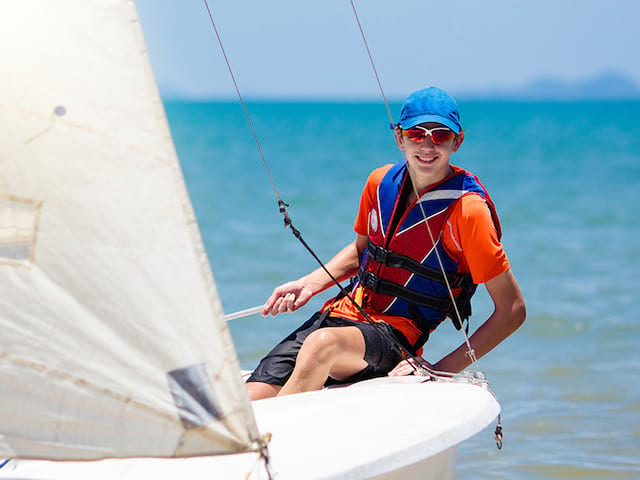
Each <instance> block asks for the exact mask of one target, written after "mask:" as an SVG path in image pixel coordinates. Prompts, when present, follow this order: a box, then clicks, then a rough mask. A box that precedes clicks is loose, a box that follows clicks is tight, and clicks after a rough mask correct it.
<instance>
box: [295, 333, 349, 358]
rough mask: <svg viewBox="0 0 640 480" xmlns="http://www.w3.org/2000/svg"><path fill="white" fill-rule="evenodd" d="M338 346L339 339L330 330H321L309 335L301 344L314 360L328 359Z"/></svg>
mask: <svg viewBox="0 0 640 480" xmlns="http://www.w3.org/2000/svg"><path fill="white" fill-rule="evenodd" d="M339 345H340V337H339V335H337V334H336V333H335V332H333V331H332V330H331V329H328V328H321V329H320V330H316V331H315V332H313V333H311V334H310V335H309V336H308V337H307V338H306V339H305V341H304V343H303V344H302V348H303V349H304V350H306V352H307V353H309V354H311V355H313V357H314V358H315V359H316V360H322V359H324V358H326V357H330V356H331V355H332V354H333V353H334V352H335V351H337V349H338V347H339Z"/></svg>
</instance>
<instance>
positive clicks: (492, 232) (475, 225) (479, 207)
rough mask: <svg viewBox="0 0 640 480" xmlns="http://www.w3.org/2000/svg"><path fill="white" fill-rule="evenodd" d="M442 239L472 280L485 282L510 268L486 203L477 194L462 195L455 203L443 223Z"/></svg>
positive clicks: (477, 282)
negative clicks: (445, 221)
mask: <svg viewBox="0 0 640 480" xmlns="http://www.w3.org/2000/svg"><path fill="white" fill-rule="evenodd" d="M443 240H444V245H445V247H446V248H447V250H448V251H449V252H450V253H451V254H452V255H453V256H454V257H456V258H457V259H458V261H459V262H460V263H461V266H462V268H463V269H464V270H467V271H469V272H470V273H471V277H472V279H473V282H474V283H476V284H479V283H485V282H488V281H489V280H491V279H492V278H495V277H496V276H498V275H500V274H501V273H503V272H506V271H507V270H508V269H509V268H510V266H509V260H508V258H507V255H506V253H505V251H504V249H503V248H502V244H501V243H500V240H499V239H498V234H497V231H496V227H495V225H494V223H493V219H492V218H491V212H490V210H489V206H488V205H487V203H486V202H485V201H484V199H483V198H482V197H480V196H479V195H465V196H464V197H462V198H461V199H460V201H458V202H457V203H456V205H455V206H454V208H453V211H452V212H451V215H449V218H448V220H447V223H446V224H445V228H444V232H443Z"/></svg>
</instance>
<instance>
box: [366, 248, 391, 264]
mask: <svg viewBox="0 0 640 480" xmlns="http://www.w3.org/2000/svg"><path fill="white" fill-rule="evenodd" d="M371 246H372V247H374V248H370V251H371V252H372V253H373V260H374V261H376V262H378V263H381V264H382V265H385V266H386V265H388V261H389V250H387V249H385V248H382V247H379V246H378V245H373V244H371Z"/></svg>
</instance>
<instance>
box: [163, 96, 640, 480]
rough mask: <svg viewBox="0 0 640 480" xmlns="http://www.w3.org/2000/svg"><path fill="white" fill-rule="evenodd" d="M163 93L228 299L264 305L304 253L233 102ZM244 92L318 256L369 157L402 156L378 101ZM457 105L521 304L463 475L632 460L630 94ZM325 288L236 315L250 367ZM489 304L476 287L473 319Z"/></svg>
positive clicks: (541, 471)
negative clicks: (178, 98) (308, 297)
mask: <svg viewBox="0 0 640 480" xmlns="http://www.w3.org/2000/svg"><path fill="white" fill-rule="evenodd" d="M392 107H393V112H394V114H396V115H397V112H398V105H392ZM166 108H167V113H168V117H169V121H170V124H171V129H172V132H173V135H174V139H175V142H176V148H177V150H178V154H179V156H180V159H181V162H182V166H183V169H184V173H185V178H186V181H187V185H188V188H189V192H190V195H191V197H192V201H193V203H194V207H195V210H196V215H197V217H198V221H199V223H200V226H201V229H202V234H203V237H204V241H205V245H206V247H207V251H208V253H209V257H210V260H211V263H212V265H213V270H214V274H215V277H216V281H217V284H218V289H219V291H220V295H221V297H222V301H223V304H224V307H225V311H226V312H233V311H236V310H240V309H244V308H248V307H251V306H254V305H260V304H262V303H263V302H264V300H265V299H266V298H267V297H268V295H269V294H270V293H271V290H272V289H273V287H274V286H276V285H278V284H280V283H282V282H284V281H287V280H292V279H295V278H298V277H299V276H300V275H303V274H305V273H306V272H307V271H309V270H310V269H312V268H315V267H316V264H315V263H314V260H313V259H312V258H311V257H310V256H309V254H308V253H306V251H305V250H304V249H303V248H302V246H301V245H300V244H299V243H298V241H297V240H296V239H295V238H294V237H293V235H292V234H291V233H290V231H288V230H285V229H284V228H283V226H282V219H281V217H280V215H279V213H278V209H277V205H276V201H275V196H274V193H273V190H272V187H271V183H270V181H269V178H268V176H267V174H266V173H265V169H264V167H263V165H262V162H261V160H260V157H259V155H258V152H257V148H256V145H255V143H254V141H253V138H252V137H251V134H250V131H249V129H248V127H247V123H246V120H245V119H244V116H243V113H242V110H241V108H240V106H239V105H238V104H237V103H236V102H230V103H181V102H167V103H166ZM248 108H249V113H250V115H251V118H252V121H253V122H254V126H255V129H256V132H257V134H258V137H259V139H260V142H261V146H262V149H263V151H264V154H265V157H266V159H267V162H268V164H269V167H270V169H271V173H272V175H273V180H274V182H275V184H276V186H277V188H278V191H279V192H280V195H281V196H282V198H283V199H284V200H285V201H286V202H288V203H289V204H290V205H291V206H290V208H289V211H290V215H291V218H292V220H293V222H294V224H295V225H296V227H297V228H298V229H299V230H300V231H301V232H302V234H303V236H304V238H305V240H306V241H307V242H308V243H309V244H310V245H311V246H312V248H313V249H314V250H315V251H316V252H317V254H318V255H319V257H320V258H322V259H324V260H328V259H329V258H330V257H331V256H332V255H333V254H334V253H335V252H337V251H338V249H340V248H341V247H342V246H344V245H345V244H346V243H348V242H350V241H351V240H352V239H353V235H354V234H353V231H352V223H353V219H354V216H355V212H356V209H357V201H358V198H359V195H360V190H361V188H362V186H363V184H364V180H365V178H366V176H367V174H368V173H369V172H370V171H371V170H372V169H373V168H375V167H376V166H379V165H382V164H385V163H392V162H397V161H399V160H400V159H401V157H400V154H399V152H398V151H397V150H396V148H395V145H394V142H393V137H392V134H391V131H390V130H389V128H388V123H389V121H388V118H387V114H386V110H385V108H384V106H383V105H382V104H380V103H371V104H369V103H354V104H344V103H275V102H272V103H267V102H264V103H257V102H249V104H248ZM460 109H461V114H462V119H463V124H464V127H465V130H466V135H467V136H466V140H465V143H464V145H463V146H462V148H461V150H460V151H459V152H458V154H456V155H455V157H454V160H453V163H456V164H458V165H460V166H463V167H465V168H467V169H469V170H471V171H472V172H474V173H476V174H478V175H479V176H480V178H481V179H482V180H483V183H484V184H485V186H486V187H487V188H488V190H489V191H490V193H491V195H492V197H493V199H494V201H495V203H496V205H497V208H498V213H499V215H500V218H501V221H502V226H503V231H504V237H503V243H504V245H505V249H506V251H507V254H508V256H509V259H510V261H511V264H512V268H513V271H514V273H515V275H516V278H517V279H518V281H519V283H520V286H521V288H522V290H523V293H524V295H525V299H526V302H527V310H528V317H527V321H526V323H525V324H524V326H523V327H522V328H521V329H520V330H518V331H517V332H516V333H515V334H514V335H513V336H512V337H511V338H509V339H508V340H507V341H506V342H505V343H504V344H503V345H501V346H500V347H498V348H497V349H496V350H494V351H493V352H491V353H490V354H489V355H488V356H486V357H485V358H483V359H482V360H480V368H481V369H482V370H484V371H485V372H486V374H487V377H488V379H489V381H490V383H491V387H492V390H493V391H494V392H495V393H496V395H497V396H498V398H499V400H500V402H501V405H502V410H503V414H502V423H503V426H504V442H505V445H504V448H503V450H502V451H500V452H498V451H497V450H496V447H495V444H494V441H493V438H492V437H493V434H492V431H493V427H494V425H493V426H492V427H491V428H489V429H487V430H486V431H484V432H482V433H481V434H479V435H477V436H476V437H474V438H473V439H471V440H470V441H468V442H466V443H464V444H463V445H462V446H461V448H460V450H459V462H458V467H457V478H458V479H548V478H589V479H611V478H640V382H639V381H638V380H639V378H640V353H639V350H638V349H639V343H640V321H639V320H640V318H639V315H638V307H637V305H636V304H635V301H636V298H637V296H638V294H640V280H639V279H638V271H639V270H640V226H639V222H638V220H637V216H638V213H637V210H638V208H639V207H640V202H639V201H638V198H637V197H638V193H637V192H638V188H639V187H640V102H594V103H586V102H585V103H509V102H478V101H474V102H461V104H460ZM333 292H334V290H331V291H330V292H325V295H323V296H322V299H317V300H314V301H312V302H311V303H310V304H309V305H308V306H307V307H305V308H304V309H303V310H302V311H300V312H296V313H295V314H292V315H282V316H279V317H276V318H262V317H260V316H254V317H250V318H245V319H240V320H235V321H233V322H232V324H231V331H232V335H233V338H234V341H235V343H236V348H237V351H238V355H239V356H240V360H241V363H242V366H243V367H244V368H252V367H253V366H254V365H255V363H256V362H257V361H258V359H259V358H260V357H261V355H263V354H264V353H266V352H267V351H268V350H269V349H270V347H272V346H273V345H274V344H275V343H276V342H277V341H279V340H280V339H281V338H282V337H283V336H284V335H285V334H287V333H288V332H289V331H290V330H292V329H293V328H295V327H297V326H298V324H300V323H301V322H302V321H304V320H305V319H306V318H307V317H308V316H309V315H311V314H312V313H313V311H314V309H315V308H317V307H318V306H319V304H320V303H321V301H322V300H324V299H326V298H327V296H328V295H329V294H331V293H333ZM489 314H490V301H489V300H488V296H487V294H486V292H485V291H484V289H482V288H481V289H479V293H478V294H477V295H476V297H474V316H473V317H472V328H475V327H477V326H478V325H479V324H480V323H481V322H482V321H483V320H484V319H485V318H486V317H487V316H488V315H489ZM461 341H462V338H461V337H460V334H459V332H456V331H455V330H454V329H453V328H452V327H449V325H448V324H443V326H441V327H440V329H439V330H438V331H437V332H436V334H434V335H433V336H432V338H431V340H430V341H429V343H428V346H427V348H426V353H425V357H426V358H427V359H429V360H433V361H436V360H438V359H439V358H440V357H441V356H442V355H444V354H446V353H447V352H448V351H450V350H451V349H453V348H454V347H456V346H457V345H458V344H459V343H461ZM409 402H410V400H409ZM414 408H415V410H416V415H419V414H420V411H421V410H422V409H428V408H429V406H428V405H414ZM372 441H375V440H372Z"/></svg>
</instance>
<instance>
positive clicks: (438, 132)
mask: <svg viewBox="0 0 640 480" xmlns="http://www.w3.org/2000/svg"><path fill="white" fill-rule="evenodd" d="M400 132H401V133H402V136H403V137H407V138H408V139H409V140H411V141H413V142H417V143H422V142H424V141H425V139H426V138H427V135H428V136H430V137H431V141H432V142H433V143H434V144H436V145H438V144H439V143H446V142H448V141H450V140H453V139H454V138H455V137H456V134H455V133H454V132H453V131H452V130H449V129H448V128H446V127H436V128H432V129H428V128H424V127H420V126H415V127H412V128H409V129H407V130H403V129H400Z"/></svg>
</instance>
